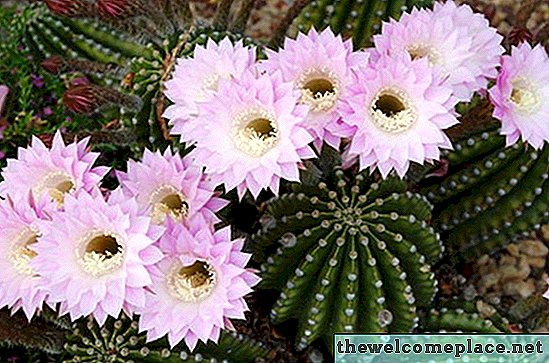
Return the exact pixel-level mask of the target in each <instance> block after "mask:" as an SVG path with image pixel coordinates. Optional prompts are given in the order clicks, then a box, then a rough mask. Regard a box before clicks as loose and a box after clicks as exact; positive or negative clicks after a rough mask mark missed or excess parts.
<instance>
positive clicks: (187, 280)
mask: <svg viewBox="0 0 549 363" xmlns="http://www.w3.org/2000/svg"><path fill="white" fill-rule="evenodd" d="M166 283H167V285H168V289H169V291H170V293H171V294H172V296H174V297H175V298H177V299H179V300H181V301H183V302H199V301H202V300H204V299H206V298H207V297H209V296H210V295H211V294H212V292H213V290H214V288H215V286H216V284H217V272H216V271H215V269H214V268H213V267H212V266H211V265H210V264H209V263H208V262H207V261H199V260H197V261H195V262H194V263H193V264H192V265H190V266H184V265H183V264H182V263H181V262H180V261H176V262H175V263H174V264H173V266H172V268H171V269H170V272H169V273H168V276H167V279H166Z"/></svg>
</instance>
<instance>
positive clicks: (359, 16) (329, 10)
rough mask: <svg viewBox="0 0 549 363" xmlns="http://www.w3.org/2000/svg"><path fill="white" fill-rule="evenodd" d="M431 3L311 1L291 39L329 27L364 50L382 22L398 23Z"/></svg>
mask: <svg viewBox="0 0 549 363" xmlns="http://www.w3.org/2000/svg"><path fill="white" fill-rule="evenodd" d="M432 3H433V1H430V0H314V1H312V2H311V3H310V4H309V5H308V6H306V7H305V8H304V9H303V10H302V12H301V14H300V15H299V16H298V17H297V18H296V19H295V21H294V22H293V25H294V26H293V28H291V29H290V31H289V33H290V34H291V35H293V34H295V33H296V31H297V30H300V31H307V30H309V28H311V27H315V28H316V29H324V28H326V27H330V28H331V29H332V30H333V31H334V32H335V33H344V34H349V35H351V36H352V38H353V44H354V45H355V47H356V48H361V47H364V46H367V45H368V44H370V42H371V36H372V34H374V33H376V32H378V31H379V29H380V25H381V21H387V20H389V18H393V19H398V18H399V17H400V14H401V13H402V12H403V11H408V10H410V9H411V8H412V7H416V6H417V7H426V6H430V5H432Z"/></svg>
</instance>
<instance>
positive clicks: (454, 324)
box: [419, 299, 509, 334]
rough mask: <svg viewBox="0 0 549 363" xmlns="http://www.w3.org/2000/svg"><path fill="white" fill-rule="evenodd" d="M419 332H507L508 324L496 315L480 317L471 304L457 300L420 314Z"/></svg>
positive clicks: (474, 306)
mask: <svg viewBox="0 0 549 363" xmlns="http://www.w3.org/2000/svg"><path fill="white" fill-rule="evenodd" d="M420 321H421V322H420V325H419V331H422V332H444V333H446V332H467V333H483V334H489V333H502V332H508V330H509V329H508V327H507V325H508V322H507V320H506V319H504V318H503V317H502V316H500V315H499V314H498V313H495V314H494V315H492V316H491V317H490V318H483V317H481V316H480V314H479V312H478V310H477V307H476V305H475V304H474V303H473V302H468V301H463V300H459V299H454V300H449V301H443V302H439V303H438V304H437V305H436V307H434V308H431V309H430V310H429V311H424V312H422V314H421V320H420Z"/></svg>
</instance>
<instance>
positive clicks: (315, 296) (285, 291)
mask: <svg viewBox="0 0 549 363" xmlns="http://www.w3.org/2000/svg"><path fill="white" fill-rule="evenodd" d="M430 216H431V205H430V204H429V203H428V202H427V200H426V199H425V198H424V197H423V196H421V195H419V194H414V193H410V192H406V183H405V182H403V181H401V180H397V179H388V180H385V181H382V182H379V183H376V182H372V181H371V179H369V178H368V177H367V176H366V174H365V173H361V174H359V175H357V176H356V177H355V178H354V180H349V179H348V178H347V177H345V175H344V173H343V172H342V171H341V170H339V171H336V173H335V177H334V178H333V179H332V180H331V181H330V182H329V183H325V182H320V183H319V184H318V185H317V186H315V187H310V186H305V185H302V186H296V187H295V192H293V193H290V194H286V195H283V196H281V197H280V198H278V199H274V200H272V201H270V202H269V203H268V206H267V211H266V215H264V216H263V217H262V219H261V220H262V223H263V225H264V227H263V232H260V233H259V234H257V235H256V236H255V240H256V241H255V244H254V246H255V247H256V248H255V250H256V251H255V252H256V257H257V258H259V259H262V260H263V261H264V263H263V264H262V271H263V282H262V285H261V286H262V288H264V289H266V288H275V289H279V290H281V293H280V297H279V299H278V301H277V302H276V305H275V307H274V308H273V310H272V313H271V314H272V315H271V317H272V319H273V320H274V321H275V323H278V322H282V321H284V320H287V319H289V318H293V317H296V318H298V319H299V328H298V333H297V341H298V348H304V347H305V346H307V345H309V344H310V343H311V342H313V341H314V340H315V339H316V338H319V337H328V338H329V339H331V336H332V335H331V334H332V333H334V332H383V331H391V332H395V331H398V332H406V331H410V330H412V329H413V328H414V327H415V326H416V324H417V321H418V318H417V314H416V308H417V307H423V306H426V305H428V304H429V303H430V301H431V299H432V298H433V295H434V293H435V291H436V281H435V280H434V274H433V273H432V271H431V265H432V264H433V263H436V262H437V260H438V258H439V257H440V255H441V253H442V245H441V242H440V240H439V238H438V235H437V234H436V233H435V232H434V230H433V229H432V228H431V227H429V226H428V225H427V222H428V221H429V219H430ZM273 250H274V251H273ZM265 251H267V252H272V254H271V255H266V254H265ZM334 306H337V308H336V309H334Z"/></svg>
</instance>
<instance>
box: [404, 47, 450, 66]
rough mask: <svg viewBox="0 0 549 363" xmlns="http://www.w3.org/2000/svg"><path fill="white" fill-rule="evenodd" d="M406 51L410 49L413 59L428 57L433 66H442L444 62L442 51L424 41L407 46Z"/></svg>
mask: <svg viewBox="0 0 549 363" xmlns="http://www.w3.org/2000/svg"><path fill="white" fill-rule="evenodd" d="M406 51H408V53H409V54H410V56H411V57H412V60H415V59H419V58H427V60H429V64H430V65H431V66H435V65H438V66H442V65H443V64H444V62H443V61H442V60H443V59H442V53H440V52H439V51H438V50H437V49H436V48H434V47H432V46H430V45H427V44H423V43H418V44H412V45H409V46H407V47H406Z"/></svg>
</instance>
